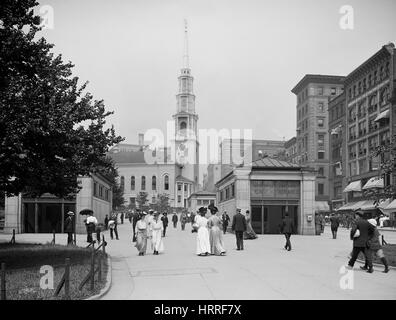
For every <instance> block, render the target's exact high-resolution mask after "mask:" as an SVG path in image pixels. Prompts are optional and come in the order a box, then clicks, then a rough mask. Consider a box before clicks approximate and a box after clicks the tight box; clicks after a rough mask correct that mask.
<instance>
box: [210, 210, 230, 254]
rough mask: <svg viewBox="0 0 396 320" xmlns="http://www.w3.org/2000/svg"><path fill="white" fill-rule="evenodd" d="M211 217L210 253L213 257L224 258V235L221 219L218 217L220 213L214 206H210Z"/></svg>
mask: <svg viewBox="0 0 396 320" xmlns="http://www.w3.org/2000/svg"><path fill="white" fill-rule="evenodd" d="M208 208H209V210H210V213H211V216H210V217H209V219H208V228H209V242H210V252H211V254H212V255H216V256H224V255H225V253H226V250H225V249H224V242H223V234H222V230H221V219H220V218H219V217H218V216H217V215H216V213H217V212H218V211H219V210H218V209H217V207H215V206H214V205H213V204H212V205H209V207H208Z"/></svg>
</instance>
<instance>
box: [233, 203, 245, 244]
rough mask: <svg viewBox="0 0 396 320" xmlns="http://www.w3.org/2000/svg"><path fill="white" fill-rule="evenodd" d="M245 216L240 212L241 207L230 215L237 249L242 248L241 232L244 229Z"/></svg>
mask: <svg viewBox="0 0 396 320" xmlns="http://www.w3.org/2000/svg"><path fill="white" fill-rule="evenodd" d="M246 227H247V224H246V218H245V216H244V215H243V214H241V209H239V208H238V209H237V213H236V214H235V215H234V216H233V217H232V226H231V229H232V231H234V232H235V237H236V244H237V250H243V233H244V232H245V231H246Z"/></svg>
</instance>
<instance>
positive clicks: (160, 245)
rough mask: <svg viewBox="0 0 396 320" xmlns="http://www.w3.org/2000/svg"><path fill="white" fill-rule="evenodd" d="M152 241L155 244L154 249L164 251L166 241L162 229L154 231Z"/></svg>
mask: <svg viewBox="0 0 396 320" xmlns="http://www.w3.org/2000/svg"><path fill="white" fill-rule="evenodd" d="M151 243H152V244H153V250H154V251H158V252H163V251H164V241H163V240H162V231H161V229H159V230H153V231H152V239H151Z"/></svg>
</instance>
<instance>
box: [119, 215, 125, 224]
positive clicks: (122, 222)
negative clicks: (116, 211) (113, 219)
mask: <svg viewBox="0 0 396 320" xmlns="http://www.w3.org/2000/svg"><path fill="white" fill-rule="evenodd" d="M124 216H125V215H124V212H121V217H120V218H121V224H124Z"/></svg>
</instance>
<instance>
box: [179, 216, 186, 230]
mask: <svg viewBox="0 0 396 320" xmlns="http://www.w3.org/2000/svg"><path fill="white" fill-rule="evenodd" d="M186 223H187V215H186V214H185V213H182V214H181V216H180V224H181V229H182V230H184V229H185V228H186Z"/></svg>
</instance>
